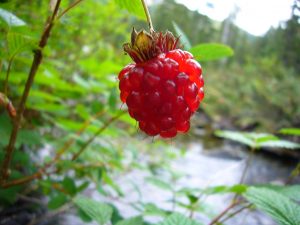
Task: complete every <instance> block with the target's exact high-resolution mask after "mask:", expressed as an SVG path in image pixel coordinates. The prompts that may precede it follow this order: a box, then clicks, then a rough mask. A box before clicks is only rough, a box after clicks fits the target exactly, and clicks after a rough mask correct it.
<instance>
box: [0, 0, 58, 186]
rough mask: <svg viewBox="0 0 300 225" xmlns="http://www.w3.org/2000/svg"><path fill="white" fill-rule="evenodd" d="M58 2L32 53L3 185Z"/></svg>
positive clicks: (2, 173)
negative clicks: (37, 45) (32, 56)
mask: <svg viewBox="0 0 300 225" xmlns="http://www.w3.org/2000/svg"><path fill="white" fill-rule="evenodd" d="M60 2H61V0H57V2H56V5H55V9H54V10H53V13H52V16H51V17H50V19H48V20H47V23H46V25H45V29H44V32H43V34H42V36H41V39H40V42H39V48H38V49H36V50H35V53H34V58H33V62H32V65H31V68H30V72H29V75H28V79H27V81H26V84H25V88H24V91H23V94H22V98H21V101H20V105H19V108H18V111H17V116H16V119H15V120H14V121H13V129H12V132H11V135H10V139H9V144H8V146H7V148H6V153H5V157H4V160H3V164H2V168H1V180H0V183H4V182H5V181H6V179H7V178H8V177H9V171H8V169H9V166H10V162H11V159H12V154H13V151H14V148H15V143H16V140H17V136H18V131H19V128H20V123H21V119H22V115H23V113H24V110H25V105H26V100H27V98H28V95H29V92H30V89H31V86H32V84H33V81H34V78H35V75H36V72H37V70H38V68H39V66H40V64H41V62H42V58H43V53H42V50H43V48H44V47H45V46H46V44H47V41H48V38H49V36H50V32H51V30H52V27H53V24H54V23H53V22H54V19H55V17H56V15H57V13H58V9H59V6H60Z"/></svg>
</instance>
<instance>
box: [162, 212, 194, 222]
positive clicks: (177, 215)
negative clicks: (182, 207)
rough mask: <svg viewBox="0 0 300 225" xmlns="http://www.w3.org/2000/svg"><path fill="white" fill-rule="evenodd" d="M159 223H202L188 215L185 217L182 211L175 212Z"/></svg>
mask: <svg viewBox="0 0 300 225" xmlns="http://www.w3.org/2000/svg"><path fill="white" fill-rule="evenodd" d="M158 225H200V223H198V222H197V221H195V220H192V219H190V218H188V217H185V216H184V215H182V214H180V213H173V214H172V215H170V216H168V217H167V218H166V219H165V220H164V221H163V222H162V223H159V224H158Z"/></svg>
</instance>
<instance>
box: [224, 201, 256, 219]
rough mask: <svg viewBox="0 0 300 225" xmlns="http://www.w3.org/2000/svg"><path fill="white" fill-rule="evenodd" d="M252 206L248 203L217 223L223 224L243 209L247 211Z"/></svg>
mask: <svg viewBox="0 0 300 225" xmlns="http://www.w3.org/2000/svg"><path fill="white" fill-rule="evenodd" d="M251 206H252V203H249V204H247V205H245V206H243V207H241V208H239V209H238V210H236V211H234V212H233V213H230V214H229V215H228V216H226V217H225V218H224V219H222V220H220V221H219V223H221V224H222V223H224V222H225V221H226V220H229V219H230V218H232V217H234V216H235V215H236V214H238V213H240V212H242V211H243V210H245V209H249V208H250V207H251Z"/></svg>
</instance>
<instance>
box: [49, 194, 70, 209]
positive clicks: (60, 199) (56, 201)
mask: <svg viewBox="0 0 300 225" xmlns="http://www.w3.org/2000/svg"><path fill="white" fill-rule="evenodd" d="M66 202H67V196H66V195H64V194H62V193H59V194H57V195H55V196H54V197H52V198H51V199H50V201H49V202H48V208H49V209H57V208H59V207H61V206H62V205H63V204H65V203H66Z"/></svg>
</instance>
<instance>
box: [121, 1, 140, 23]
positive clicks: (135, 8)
mask: <svg viewBox="0 0 300 225" xmlns="http://www.w3.org/2000/svg"><path fill="white" fill-rule="evenodd" d="M115 2H116V4H118V5H119V6H120V7H121V8H122V9H126V10H127V11H128V12H130V13H132V14H133V15H135V16H137V17H139V18H141V19H146V16H145V13H144V9H143V6H142V3H141V1H140V0H115Z"/></svg>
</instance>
